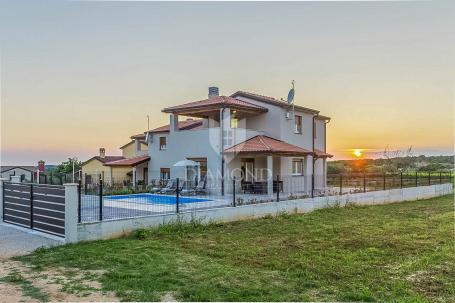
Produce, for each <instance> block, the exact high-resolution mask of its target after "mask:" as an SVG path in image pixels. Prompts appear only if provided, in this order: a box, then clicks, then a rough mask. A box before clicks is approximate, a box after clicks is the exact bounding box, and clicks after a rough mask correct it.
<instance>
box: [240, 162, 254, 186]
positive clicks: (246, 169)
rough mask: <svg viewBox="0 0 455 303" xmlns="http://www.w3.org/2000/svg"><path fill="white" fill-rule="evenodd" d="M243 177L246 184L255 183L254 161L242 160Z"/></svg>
mask: <svg viewBox="0 0 455 303" xmlns="http://www.w3.org/2000/svg"><path fill="white" fill-rule="evenodd" d="M242 162H243V163H242V164H243V165H242V175H243V180H244V181H245V182H253V181H254V159H243V160H242Z"/></svg>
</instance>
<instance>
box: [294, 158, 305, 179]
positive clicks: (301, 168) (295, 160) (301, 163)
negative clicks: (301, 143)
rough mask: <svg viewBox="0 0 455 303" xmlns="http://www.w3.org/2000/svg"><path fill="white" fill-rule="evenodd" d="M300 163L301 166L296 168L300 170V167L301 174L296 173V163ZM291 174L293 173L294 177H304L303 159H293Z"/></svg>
mask: <svg viewBox="0 0 455 303" xmlns="http://www.w3.org/2000/svg"><path fill="white" fill-rule="evenodd" d="M296 162H297V163H299V164H300V165H299V166H297V167H296V168H299V167H300V172H298V170H297V172H294V163H296ZM291 163H292V164H291V172H292V175H293V176H303V169H304V167H305V166H304V163H303V159H292V162H291Z"/></svg>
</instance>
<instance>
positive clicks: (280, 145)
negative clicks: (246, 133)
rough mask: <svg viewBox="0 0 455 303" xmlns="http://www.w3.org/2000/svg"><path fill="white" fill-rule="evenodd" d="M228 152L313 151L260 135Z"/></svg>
mask: <svg viewBox="0 0 455 303" xmlns="http://www.w3.org/2000/svg"><path fill="white" fill-rule="evenodd" d="M224 151H225V152H226V153H270V154H281V155H296V156H298V155H308V154H312V152H311V151H309V150H307V149H304V148H301V147H298V146H295V145H292V144H289V143H286V142H284V141H281V140H277V139H274V138H271V137H268V136H262V135H258V136H255V137H253V138H251V139H248V140H246V141H244V142H242V143H239V144H236V145H234V146H232V147H230V148H228V149H225V150H224Z"/></svg>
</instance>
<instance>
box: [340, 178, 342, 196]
mask: <svg viewBox="0 0 455 303" xmlns="http://www.w3.org/2000/svg"><path fill="white" fill-rule="evenodd" d="M342 194H343V174H340V195H342Z"/></svg>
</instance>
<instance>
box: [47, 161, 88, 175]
mask: <svg viewBox="0 0 455 303" xmlns="http://www.w3.org/2000/svg"><path fill="white" fill-rule="evenodd" d="M73 164H74V171H75V172H77V171H79V170H80V169H81V167H82V162H81V161H79V160H78V159H77V158H68V161H63V162H62V163H60V164H59V165H57V166H55V167H54V168H53V169H52V170H50V171H49V173H53V174H72V173H73Z"/></svg>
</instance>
